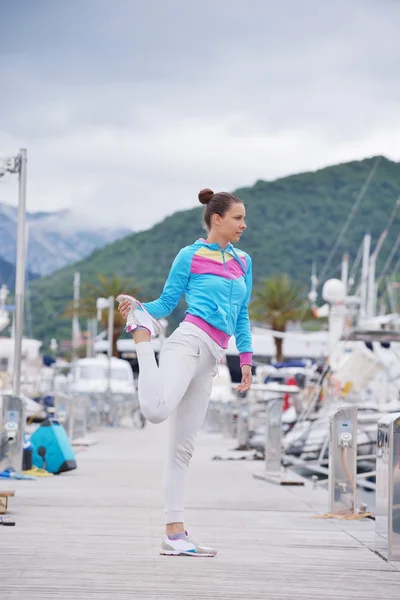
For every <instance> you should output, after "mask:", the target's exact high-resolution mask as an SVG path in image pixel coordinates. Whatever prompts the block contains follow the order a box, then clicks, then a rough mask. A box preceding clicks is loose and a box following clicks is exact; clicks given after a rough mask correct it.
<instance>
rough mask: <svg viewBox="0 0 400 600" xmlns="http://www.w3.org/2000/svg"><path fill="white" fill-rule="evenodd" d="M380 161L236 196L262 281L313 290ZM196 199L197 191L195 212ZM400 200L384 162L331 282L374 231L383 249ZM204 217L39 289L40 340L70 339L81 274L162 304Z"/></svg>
mask: <svg viewBox="0 0 400 600" xmlns="http://www.w3.org/2000/svg"><path fill="white" fill-rule="evenodd" d="M374 160H375V159H374V158H369V159H365V160H363V161H354V162H350V163H345V164H340V165H337V166H332V167H327V168H325V169H321V170H318V171H316V172H307V173H301V174H298V175H292V176H290V177H285V178H282V179H278V180H276V181H272V182H267V181H257V183H255V185H254V186H252V187H247V188H241V189H238V190H236V192H235V193H236V194H237V195H238V196H239V197H240V198H242V199H243V201H244V202H245V204H246V209H247V225H248V229H247V231H246V232H245V234H244V236H243V240H242V242H241V247H242V248H243V249H244V250H245V251H246V252H248V253H249V254H250V255H251V256H252V258H253V264H254V278H255V281H257V280H259V279H260V278H263V277H267V276H269V275H271V274H272V273H278V272H287V273H289V274H290V275H291V276H292V277H294V278H297V279H300V280H301V281H303V282H304V283H305V284H307V285H308V283H309V279H310V273H311V264H312V261H313V260H316V261H317V266H318V267H319V269H321V268H322V265H323V264H324V262H325V260H326V257H327V256H328V254H329V252H330V250H331V248H332V246H333V244H334V242H335V240H336V238H337V236H338V233H339V231H340V229H341V228H342V226H343V224H344V223H345V221H346V219H347V217H348V215H349V212H350V210H351V207H352V206H353V203H354V200H355V198H356V196H357V194H358V193H359V191H360V189H361V188H362V186H363V184H364V182H365V180H366V178H367V176H368V173H369V172H370V170H371V168H372V165H373V163H374ZM207 183H208V182H205V184H207ZM210 184H211V185H212V182H210ZM196 193H197V190H193V205H194V206H196ZM399 195H400V163H395V162H392V161H389V160H387V159H386V158H382V159H381V161H380V164H379V167H378V170H377V172H376V174H375V177H374V179H373V181H372V183H371V185H370V188H369V190H368V192H367V195H366V196H365V199H364V200H363V202H362V204H361V206H360V208H359V210H358V212H357V215H356V217H355V219H354V220H353V223H352V225H351V226H350V228H349V230H348V232H347V235H346V237H345V239H344V240H343V244H342V246H341V248H340V249H339V251H338V253H337V255H336V256H335V257H334V259H333V261H332V265H331V267H332V268H331V270H330V272H328V273H327V277H332V276H337V275H338V274H339V271H338V270H337V267H338V265H339V263H340V260H341V256H342V254H343V252H344V251H345V250H346V251H348V252H349V253H350V257H351V259H353V260H354V257H355V255H356V252H357V249H358V247H359V245H360V243H361V240H362V237H363V235H364V233H366V232H370V233H371V234H372V236H373V241H374V243H375V242H376V240H377V237H378V235H379V234H380V233H381V231H382V229H383V228H384V227H385V225H386V222H387V219H388V216H389V214H390V212H391V210H392V208H393V206H394V204H395V201H396V199H397V197H398V196H399ZM140 201H141V200H140V199H138V202H140ZM149 210H151V207H149ZM201 215H202V208H201V207H200V206H199V207H198V208H197V207H196V208H193V209H191V210H186V211H181V212H177V213H175V214H174V215H172V216H170V217H168V218H166V219H164V220H163V221H162V222H160V223H158V224H157V225H155V226H154V227H152V228H151V229H149V230H147V231H143V232H141V233H136V234H132V235H129V236H128V237H126V238H124V239H122V240H119V241H117V242H115V243H113V244H110V245H109V246H107V247H106V248H104V249H102V250H98V251H95V252H94V253H93V254H92V255H91V256H90V257H88V258H86V259H85V260H83V261H81V262H79V263H77V264H75V265H73V266H70V267H66V268H63V269H60V270H59V271H57V272H56V273H54V274H53V275H51V276H49V277H46V278H42V279H40V280H37V281H34V282H32V284H31V297H32V302H31V305H32V312H33V314H32V317H33V319H32V320H33V324H34V335H35V336H36V337H38V338H39V339H44V340H45V341H48V340H49V339H50V338H51V337H56V338H58V339H70V322H69V321H66V320H62V319H61V318H60V315H61V314H62V313H63V311H64V309H65V306H66V304H67V302H68V301H69V299H70V298H71V295H72V281H73V273H74V271H76V270H79V271H80V272H81V280H82V283H85V282H89V281H92V280H93V279H94V278H95V277H96V275H97V274H99V273H105V274H107V275H109V274H112V273H117V274H119V275H121V276H125V277H130V278H132V284H134V285H136V286H137V285H139V286H140V287H141V289H142V290H143V298H145V299H149V298H154V297H156V296H157V295H158V294H159V293H160V291H161V289H162V286H163V283H164V281H165V277H166V275H167V273H168V270H169V267H170V265H171V263H172V260H173V259H174V257H175V255H176V254H177V252H178V251H179V249H180V248H181V247H182V246H185V245H187V244H190V243H192V242H193V241H194V240H195V239H197V238H198V237H200V236H202V235H203V234H204V231H203V230H202V227H201ZM398 224H399V219H397V221H396V223H395V225H394V226H393V227H392V230H391V232H390V236H389V238H388V239H387V241H386V243H385V246H384V248H383V250H382V253H381V257H382V260H384V259H385V258H386V256H387V255H388V253H389V251H390V248H391V246H392V245H393V244H394V240H395V237H396V236H397V233H398V230H399V226H398ZM181 310H182V308H181ZM175 317H176V315H175Z"/></svg>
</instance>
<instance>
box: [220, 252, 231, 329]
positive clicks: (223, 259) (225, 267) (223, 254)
mask: <svg viewBox="0 0 400 600" xmlns="http://www.w3.org/2000/svg"><path fill="white" fill-rule="evenodd" d="M221 253H222V262H223V264H224V270H225V271H228V269H227V266H226V262H225V250H221ZM229 279H230V282H231V285H230V290H229V321H231V316H232V313H231V306H232V286H233V278H232V276H231V275H229Z"/></svg>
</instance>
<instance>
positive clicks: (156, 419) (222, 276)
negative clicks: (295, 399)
mask: <svg viewBox="0 0 400 600" xmlns="http://www.w3.org/2000/svg"><path fill="white" fill-rule="evenodd" d="M198 197H199V201H200V202H201V204H205V205H206V206H205V210H204V223H205V227H206V229H207V231H208V236H207V239H206V240H205V239H199V240H197V241H196V242H195V243H194V244H192V245H191V246H187V247H186V248H183V249H182V250H181V251H180V252H179V253H178V255H177V257H176V258H175V260H174V262H173V264H172V267H171V271H170V273H169V276H168V279H167V281H166V283H165V286H164V290H163V292H162V294H161V296H160V298H158V300H154V301H153V302H147V303H145V304H143V305H142V304H140V303H139V302H138V301H137V300H135V299H134V298H131V297H130V296H126V295H121V296H119V297H118V298H117V301H118V302H120V305H119V311H120V313H121V315H122V316H123V317H124V319H127V327H126V330H127V331H131V332H132V337H133V339H134V340H135V344H136V352H137V358H138V363H139V382H138V392H139V401H140V406H141V410H142V412H143V414H144V415H145V417H146V418H147V419H148V420H149V421H150V422H151V423H161V422H162V421H164V420H165V419H167V417H170V419H169V422H170V433H169V446H168V454H167V461H166V466H165V473H164V499H165V517H166V536H165V537H164V539H163V540H162V542H161V550H160V553H161V554H165V555H182V554H186V555H190V556H215V554H216V551H215V550H213V549H212V548H208V547H205V546H202V545H201V544H199V543H198V542H197V541H196V540H195V539H194V538H192V536H190V535H189V534H188V533H187V531H186V530H185V526H184V518H183V514H184V509H183V504H184V495H185V485H186V478H187V470H188V466H189V461H190V459H191V457H192V454H193V449H194V441H195V438H196V436H197V434H198V432H199V430H200V428H201V426H202V424H203V421H204V417H205V415H206V411H207V407H208V403H209V399H210V394H211V388H212V380H213V377H214V376H215V375H216V373H217V364H218V362H219V361H220V360H221V358H222V356H223V354H224V349H226V348H227V347H228V341H229V338H230V337H231V336H232V335H235V337H236V345H237V348H238V351H239V353H240V364H241V370H242V381H241V383H240V385H238V386H237V388H236V389H237V390H238V391H240V392H244V391H246V390H248V389H249V388H250V386H251V379H252V375H251V365H252V347H251V332H250V322H249V314H248V302H249V300H250V295H251V285H252V268H251V259H250V257H249V256H248V255H247V254H246V253H245V252H242V251H239V250H235V248H234V247H233V245H232V242H238V241H239V240H240V237H241V235H242V233H243V231H244V230H245V229H246V224H245V207H244V205H243V202H242V201H241V200H240V199H239V198H237V197H236V196H234V195H232V194H228V193H226V192H220V193H217V194H214V193H213V192H212V191H211V190H209V189H205V190H202V191H201V192H200V193H199V196H198ZM182 294H185V298H186V301H187V304H188V309H187V311H186V316H185V319H184V321H183V322H182V323H181V324H180V326H179V327H178V329H176V330H175V331H174V332H173V333H172V335H171V336H170V337H169V338H168V339H167V340H166V341H165V343H164V345H163V348H162V351H161V354H160V361H159V362H160V366H159V367H158V366H157V363H156V360H155V356H154V352H153V349H152V345H151V343H150V337H151V336H155V335H157V334H158V333H159V332H160V329H161V328H160V324H159V323H158V321H157V320H156V319H161V318H162V317H166V316H168V315H169V314H170V313H171V312H172V311H173V309H174V308H175V307H176V305H177V304H178V302H179V300H180V298H181V296H182Z"/></svg>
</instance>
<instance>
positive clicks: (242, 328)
mask: <svg viewBox="0 0 400 600" xmlns="http://www.w3.org/2000/svg"><path fill="white" fill-rule="evenodd" d="M246 260H247V263H248V269H247V273H246V290H247V291H246V297H245V299H244V301H243V304H242V307H241V309H240V312H239V316H238V319H237V322H236V328H235V339H236V347H237V349H238V351H239V354H240V366H241V367H242V366H243V365H252V364H253V348H252V341H251V329H250V319H249V302H250V298H251V290H252V285H253V268H252V263H251V258H250V257H249V256H248V255H247V256H246Z"/></svg>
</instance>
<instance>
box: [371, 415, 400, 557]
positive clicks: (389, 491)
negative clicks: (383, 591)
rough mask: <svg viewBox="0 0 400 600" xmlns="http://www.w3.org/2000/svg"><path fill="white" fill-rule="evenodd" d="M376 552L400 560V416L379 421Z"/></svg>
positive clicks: (390, 416)
mask: <svg viewBox="0 0 400 600" xmlns="http://www.w3.org/2000/svg"><path fill="white" fill-rule="evenodd" d="M375 550H376V551H377V552H378V553H379V554H380V555H381V556H383V557H384V558H386V559H387V560H388V561H393V560H394V561H400V413H390V414H387V415H385V416H384V417H382V419H380V421H378V431H377V443H376V508H375Z"/></svg>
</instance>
